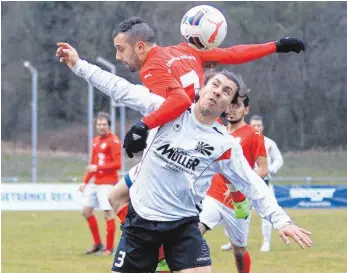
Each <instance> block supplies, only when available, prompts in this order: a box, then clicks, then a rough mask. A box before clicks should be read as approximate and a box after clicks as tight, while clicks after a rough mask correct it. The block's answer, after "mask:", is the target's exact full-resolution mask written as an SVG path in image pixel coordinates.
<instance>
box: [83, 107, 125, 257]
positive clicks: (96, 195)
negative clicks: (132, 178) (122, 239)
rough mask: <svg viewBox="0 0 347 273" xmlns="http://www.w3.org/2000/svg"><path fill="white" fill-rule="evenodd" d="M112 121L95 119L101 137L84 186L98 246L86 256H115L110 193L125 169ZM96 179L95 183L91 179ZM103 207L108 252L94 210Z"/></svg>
mask: <svg viewBox="0 0 347 273" xmlns="http://www.w3.org/2000/svg"><path fill="white" fill-rule="evenodd" d="M110 125H111V120H110V117H109V115H108V114H107V113H104V112H100V113H98V115H97V117H96V118H95V127H96V131H97V134H98V136H96V137H94V139H93V144H92V155H91V159H90V165H88V166H87V173H86V175H85V178H84V183H83V184H82V185H80V191H81V192H82V193H83V212H82V213H83V216H84V217H85V218H86V220H87V222H88V225H89V228H90V231H91V233H92V235H93V240H94V245H93V247H92V248H91V249H90V250H88V251H86V253H85V254H93V253H96V252H99V251H103V255H111V254H112V253H113V243H114V236H115V229H116V225H115V221H114V218H113V212H112V207H111V205H110V203H109V201H108V194H109V193H110V191H111V190H112V189H113V186H114V185H115V184H116V183H117V182H118V174H117V172H118V170H119V169H120V168H121V149H122V146H121V143H120V140H119V138H118V137H117V136H116V135H114V134H113V133H111V132H110ZM92 177H94V183H91V182H90V180H91V179H92ZM96 207H99V208H100V209H101V210H102V211H104V218H105V221H106V233H107V234H106V249H104V247H103V244H102V243H101V238H100V234H99V228H98V223H97V220H96V218H95V216H94V209H95V208H96Z"/></svg>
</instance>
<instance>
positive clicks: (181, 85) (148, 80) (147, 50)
mask: <svg viewBox="0 0 347 273" xmlns="http://www.w3.org/2000/svg"><path fill="white" fill-rule="evenodd" d="M113 41H114V46H115V47H116V49H117V55H116V58H117V60H119V61H120V62H122V63H123V64H124V65H126V67H127V68H128V69H129V70H130V71H132V72H135V71H140V78H141V81H142V83H143V84H144V85H145V86H146V87H147V88H149V89H150V90H151V91H152V92H153V93H156V94H158V95H161V96H163V97H165V98H166V100H165V102H164V103H163V105H162V106H161V107H160V108H159V109H158V110H157V111H154V112H153V113H152V114H150V115H149V116H147V117H145V118H143V119H142V120H141V121H138V122H137V123H136V124H135V125H134V126H133V127H132V128H131V130H130V131H129V132H128V134H127V137H126V139H125V141H124V147H125V149H126V151H127V153H128V155H129V156H130V157H132V156H133V153H136V152H139V151H142V150H143V149H145V147H146V139H147V135H148V129H152V128H155V127H157V126H161V125H163V124H165V123H167V122H169V121H172V120H173V119H175V118H176V117H178V116H179V115H181V114H182V113H183V112H184V111H185V110H186V109H187V108H188V107H189V106H190V104H191V103H192V101H193V100H194V97H195V95H196V94H197V92H198V90H199V89H200V87H201V86H202V84H203V75H204V74H203V67H204V66H205V65H208V64H210V63H214V64H241V63H245V62H250V61H253V60H256V59H259V58H262V57H264V56H268V55H270V54H273V53H276V52H286V53H287V52H296V53H299V52H300V51H301V50H305V46H304V44H303V42H302V41H300V40H298V39H295V38H289V37H287V38H282V39H280V40H279V41H277V42H270V43H265V44H254V45H239V46H234V47H229V48H215V49H212V50H208V51H199V50H196V49H194V48H193V47H191V46H190V45H189V44H187V43H182V44H178V45H175V46H169V47H160V46H158V45H157V44H156V42H155V36H154V32H153V29H152V28H151V27H150V26H149V25H148V24H147V23H146V22H145V21H144V20H142V19H141V18H138V17H133V18H129V19H127V20H125V21H123V22H122V23H120V24H118V25H117V26H116V28H115V30H114V32H113ZM62 47H63V45H62ZM58 50H59V49H58ZM124 200H125V202H126V201H127V200H128V192H127V186H126V184H125V182H124V181H121V182H120V183H118V184H117V186H116V187H115V188H114V190H113V192H112V194H111V196H110V201H111V202H112V205H113V208H114V209H115V211H116V212H119V214H120V215H125V214H126V212H125V213H123V212H122V211H119V208H120V207H122V205H123V204H124V202H123V201H124Z"/></svg>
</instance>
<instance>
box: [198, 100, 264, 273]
mask: <svg viewBox="0 0 347 273" xmlns="http://www.w3.org/2000/svg"><path fill="white" fill-rule="evenodd" d="M248 112H249V98H248V96H247V95H246V96H245V97H244V98H241V97H239V98H238V103H234V104H231V105H230V107H229V109H228V110H227V111H226V112H225V117H226V119H227V121H228V125H227V128H228V132H229V133H230V134H231V135H232V136H233V137H234V138H236V139H237V140H238V141H239V142H240V144H241V146H242V149H243V154H244V156H245V158H246V159H247V161H248V163H249V165H250V166H251V167H252V168H254V166H255V164H257V171H256V172H257V173H258V174H259V176H260V177H262V178H264V177H266V176H267V174H268V165H267V157H266V155H267V154H266V149H265V143H264V136H263V134H262V133H261V132H259V131H257V130H256V129H254V128H253V127H252V126H250V125H249V124H247V123H246V122H245V116H246V115H247V114H248ZM224 179H225V178H224V176H223V175H221V174H217V175H215V176H214V177H213V180H212V184H211V187H210V189H209V190H208V192H207V196H206V198H205V199H204V201H203V209H202V212H201V213H200V222H201V223H200V230H201V232H202V233H205V232H206V231H207V230H210V229H213V228H214V227H216V226H217V225H219V224H224V227H225V231H226V234H227V236H228V237H229V239H230V241H231V244H232V248H233V253H234V256H235V261H236V266H237V269H238V272H239V273H249V272H250V267H251V260H250V256H249V253H248V252H247V250H246V246H247V237H248V231H249V224H250V216H249V217H248V218H247V219H237V217H236V215H235V212H234V206H233V205H232V204H231V202H232V201H231V199H230V198H228V197H227V198H226V196H225V193H226V192H227V191H228V189H227V187H226V186H225V182H224ZM231 182H232V181H231ZM264 183H265V182H264ZM243 199H244V197H243Z"/></svg>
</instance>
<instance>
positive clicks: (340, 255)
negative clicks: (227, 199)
mask: <svg viewBox="0 0 347 273" xmlns="http://www.w3.org/2000/svg"><path fill="white" fill-rule="evenodd" d="M289 214H290V215H291V216H292V217H293V218H294V220H295V221H296V223H297V224H299V225H301V226H303V227H305V228H307V229H309V230H311V231H312V232H313V235H312V240H313V246H312V248H310V249H304V250H302V249H300V248H299V247H298V246H296V245H294V244H293V243H292V244H291V245H290V246H289V247H288V246H286V245H284V244H283V243H282V241H281V240H280V239H279V237H278V236H277V234H276V233H275V232H274V233H273V237H272V238H273V240H272V251H271V252H270V253H261V252H260V251H259V248H260V245H261V231H260V219H259V217H258V216H257V215H256V214H255V213H254V214H253V216H252V217H253V218H252V224H251V232H250V238H249V251H250V254H251V258H252V272H256V273H269V272H271V273H317V272H324V273H345V272H347V262H346V257H347V247H346V241H347V232H344V231H345V228H346V226H347V214H346V210H289ZM98 219H99V227H100V230H101V234H102V237H103V238H104V237H105V235H104V234H105V232H104V230H105V224H104V221H103V219H102V214H100V213H98ZM119 236H120V232H117V235H116V237H117V241H118V239H119ZM206 238H207V241H208V243H209V245H210V248H211V255H212V261H213V271H212V272H215V273H230V272H236V268H235V265H234V260H233V257H232V253H231V252H222V251H220V250H219V247H220V245H221V244H224V243H225V242H226V241H227V240H226V237H225V236H224V232H223V229H222V227H219V228H217V229H216V230H214V231H211V232H209V233H208V234H207V236H206ZM90 246H91V235H90V233H89V230H88V227H87V224H86V223H85V220H84V219H83V218H82V216H81V215H80V214H79V213H78V212H2V259H1V260H2V272H3V273H46V272H47V273H66V272H73V273H97V272H110V268H111V264H112V262H113V257H100V256H84V255H83V254H82V253H83V251H84V250H85V249H87V248H89V247H90Z"/></svg>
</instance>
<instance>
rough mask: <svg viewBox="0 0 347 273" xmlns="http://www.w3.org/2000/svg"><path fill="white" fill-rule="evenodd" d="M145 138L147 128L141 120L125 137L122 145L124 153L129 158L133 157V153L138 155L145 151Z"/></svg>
mask: <svg viewBox="0 0 347 273" xmlns="http://www.w3.org/2000/svg"><path fill="white" fill-rule="evenodd" d="M147 137H148V127H147V125H146V124H144V123H143V122H142V121H141V120H140V121H138V122H137V123H136V124H135V125H133V127H131V129H130V130H129V132H128V133H127V134H126V136H125V139H124V145H123V148H125V151H126V152H127V154H128V156H129V157H130V158H133V157H134V153H138V152H141V151H143V150H144V149H146V147H147V142H146V141H147Z"/></svg>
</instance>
